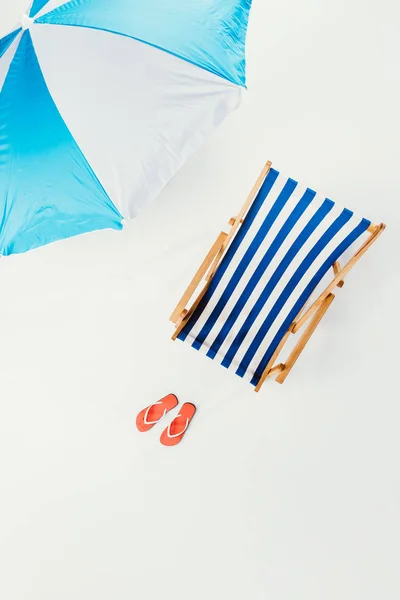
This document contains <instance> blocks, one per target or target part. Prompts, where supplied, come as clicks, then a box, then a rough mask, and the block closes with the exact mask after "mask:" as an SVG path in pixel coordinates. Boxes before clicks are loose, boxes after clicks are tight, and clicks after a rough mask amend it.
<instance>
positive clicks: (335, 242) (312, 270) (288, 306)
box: [232, 216, 360, 381]
mask: <svg viewBox="0 0 400 600" xmlns="http://www.w3.org/2000/svg"><path fill="white" fill-rule="evenodd" d="M359 222H360V219H359V218H358V217H354V216H353V217H352V218H351V219H350V220H349V221H348V222H347V223H346V224H345V225H344V227H342V228H341V229H340V230H339V232H338V233H337V234H336V235H335V237H334V238H333V239H332V240H331V241H330V243H329V244H328V245H327V246H325V248H324V250H323V251H322V252H321V253H320V254H319V255H318V257H317V259H316V260H315V261H314V262H313V263H312V264H311V265H310V267H309V268H308V269H307V271H306V273H305V274H304V276H303V277H302V279H301V281H300V282H299V283H298V285H297V286H296V288H295V289H294V290H293V292H292V294H291V296H290V297H289V298H288V300H287V302H286V303H285V305H284V306H283V307H282V310H281V311H280V313H279V315H278V316H277V318H276V319H275V321H274V322H273V324H272V326H271V327H270V329H269V330H268V333H267V335H266V337H265V338H264V340H263V342H262V343H261V345H260V346H259V348H258V350H257V352H256V353H255V355H254V357H253V359H252V361H251V362H250V364H249V367H248V369H247V372H246V375H245V379H246V380H248V381H250V380H251V378H252V376H253V375H254V372H255V370H256V369H257V367H258V365H259V364H260V362H261V360H262V358H263V356H264V354H265V352H266V351H267V349H268V348H269V346H270V344H271V342H272V340H273V339H274V337H275V335H276V334H277V332H278V331H279V329H280V327H281V326H282V324H283V322H284V321H285V319H286V318H287V317H288V315H289V313H290V311H291V310H292V309H293V307H294V305H295V304H296V302H297V301H298V299H299V298H300V296H301V294H302V293H303V292H304V290H305V288H306V287H307V285H308V284H309V282H310V281H311V279H312V278H313V277H314V275H315V274H316V272H317V271H318V269H319V268H320V267H321V266H322V265H323V263H324V262H325V260H326V259H327V258H328V257H329V256H330V254H331V253H332V252H333V250H334V249H335V248H337V247H338V246H339V244H340V243H341V242H342V241H343V240H344V239H345V238H346V237H347V236H348V235H349V233H350V232H351V231H353V229H354V228H355V227H356V226H357V225H358V223H359ZM267 304H268V305H270V303H267ZM266 306H267V305H266ZM268 312H269V311H268ZM268 312H267V311H265V310H263V311H262V312H261V313H260V316H259V318H258V319H257V321H256V323H255V324H254V326H253V327H252V328H251V331H250V332H249V335H248V338H247V339H249V341H252V339H254V336H255V335H256V333H257V332H258V331H259V329H260V326H261V324H262V322H263V321H264V319H265V318H266V316H267V314H268ZM249 345H250V344H249V343H248V344H246V345H245V344H243V345H242V346H241V348H240V350H239V352H238V355H237V357H235V362H236V365H237V366H239V364H240V360H241V359H240V360H239V357H242V358H243V356H244V352H243V348H244V347H245V346H247V347H246V349H247V348H248V347H249ZM232 366H233V365H232ZM236 368H237V367H236Z"/></svg>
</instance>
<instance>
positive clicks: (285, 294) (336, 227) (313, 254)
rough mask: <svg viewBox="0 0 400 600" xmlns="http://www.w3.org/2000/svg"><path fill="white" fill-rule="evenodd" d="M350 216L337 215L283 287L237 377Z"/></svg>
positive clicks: (346, 212) (246, 367) (247, 364)
mask: <svg viewBox="0 0 400 600" xmlns="http://www.w3.org/2000/svg"><path fill="white" fill-rule="evenodd" d="M352 215H353V213H352V212H351V211H349V210H347V209H344V210H343V211H342V213H341V214H340V215H339V217H338V218H337V219H336V220H335V221H334V222H333V223H332V225H331V226H330V227H329V228H328V229H327V231H326V232H325V233H324V234H323V235H322V236H321V237H320V239H319V240H318V242H317V243H316V244H315V245H314V247H313V248H312V249H311V250H310V252H309V253H308V254H307V256H306V258H305V259H304V260H303V262H302V263H301V265H300V266H299V267H298V269H297V270H296V272H295V273H294V274H293V276H292V277H291V279H290V281H289V282H288V284H287V285H286V286H285V288H284V290H283V291H282V293H281V294H280V296H279V298H278V299H277V301H276V302H275V304H274V306H273V307H272V309H271V311H270V312H269V314H268V316H267V317H266V319H265V320H264V322H263V324H262V326H261V327H260V330H259V331H258V333H257V334H256V336H255V338H254V340H253V341H252V343H251V344H250V347H249V348H248V350H247V352H246V354H245V355H244V357H243V359H242V361H241V363H240V365H239V367H238V369H237V371H236V374H237V375H239V376H240V377H243V376H244V374H245V373H246V371H247V369H248V367H249V364H250V362H251V361H252V359H253V358H254V355H255V353H256V352H257V350H258V348H259V347H260V344H261V343H262V341H263V339H264V338H265V336H266V335H267V333H268V330H269V328H270V327H271V325H272V323H273V322H274V321H275V319H276V318H277V316H278V314H279V313H280V311H281V310H282V308H283V307H284V306H285V304H286V302H287V301H288V299H289V297H290V295H291V294H292V292H293V291H294V289H295V288H296V286H297V285H298V284H299V282H300V281H301V279H302V277H303V276H304V274H305V273H306V271H307V270H308V269H309V267H310V266H311V265H312V263H313V262H314V261H315V260H316V258H317V257H318V256H319V254H320V253H321V252H322V251H323V250H324V248H326V246H327V245H328V244H329V242H330V241H331V240H332V239H333V238H334V237H335V235H336V234H337V233H338V232H339V231H340V230H341V229H342V227H343V226H344V225H345V224H346V223H347V222H348V221H349V220H350V219H351V217H352Z"/></svg>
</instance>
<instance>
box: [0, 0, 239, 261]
mask: <svg viewBox="0 0 400 600" xmlns="http://www.w3.org/2000/svg"><path fill="white" fill-rule="evenodd" d="M250 5H251V0H72V1H69V2H65V0H64V1H63V0H61V1H60V0H48V1H46V0H34V1H33V3H32V6H31V8H30V10H29V11H28V12H27V14H25V15H23V16H22V17H21V22H20V25H19V26H18V27H17V28H16V29H15V31H13V32H12V33H10V34H9V35H7V36H6V37H4V38H3V39H1V40H0V209H1V221H0V223H1V230H0V254H2V255H9V254H13V253H20V252H25V251H27V250H30V249H31V248H35V247H38V246H42V245H44V244H47V243H49V242H53V241H56V240H59V239H62V238H66V237H70V236H73V235H77V234H80V233H85V232H88V231H93V230H96V229H104V228H110V227H111V228H114V229H120V228H121V227H122V224H123V221H124V219H130V218H132V217H134V216H135V215H136V214H137V213H138V211H139V210H140V209H141V208H142V206H143V205H145V204H146V203H147V202H148V201H149V200H151V199H152V198H154V197H155V196H156V195H157V194H158V193H159V192H160V190H161V189H162V188H163V186H164V185H165V184H166V183H167V182H168V181H169V180H170V179H171V177H173V175H174V174H175V173H176V172H177V170H178V169H179V168H180V167H181V166H182V164H183V163H184V162H185V160H186V159H187V158H188V157H189V156H190V155H191V154H192V153H193V152H194V151H195V150H196V149H197V148H198V147H199V146H200V144H201V143H202V141H203V140H204V138H205V136H206V135H207V134H208V133H209V132H210V131H212V130H213V129H214V128H215V127H217V126H218V125H219V124H220V123H221V121H222V120H223V119H224V118H225V117H226V116H227V115H228V114H229V113H230V112H231V111H232V110H234V109H235V108H236V107H237V106H238V104H239V101H240V94H241V89H242V88H243V87H244V86H245V38H246V29H247V24H248V16H249V11H250Z"/></svg>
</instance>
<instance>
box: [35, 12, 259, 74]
mask: <svg viewBox="0 0 400 600" xmlns="http://www.w3.org/2000/svg"><path fill="white" fill-rule="evenodd" d="M251 1H252V0H212V1H210V0H207V1H204V0H71V1H70V2H66V3H65V4H63V5H62V6H60V7H58V8H56V9H54V10H53V11H50V12H49V13H47V14H46V15H44V16H43V17H40V18H39V19H38V20H37V22H38V23H48V24H54V25H69V26H76V27H89V28H91V29H99V30H103V31H109V32H112V33H115V34H119V35H124V36H126V37H130V38H133V39H135V40H138V41H141V42H143V43H146V44H149V45H151V46H154V47H156V48H159V49H161V50H164V51H165V52H168V53H170V54H173V55H174V56H178V57H179V58H181V59H183V60H186V61H188V62H190V63H192V64H194V65H196V66H197V67H200V68H202V69H205V70H207V71H210V72H211V73H214V74H215V75H218V76H220V77H223V78H224V79H227V80H228V81H231V82H232V83H234V84H237V85H240V86H245V84H246V60H245V45H246V31H247V25H248V20H249V13H250V8H251ZM36 2H37V3H41V2H43V0H36Z"/></svg>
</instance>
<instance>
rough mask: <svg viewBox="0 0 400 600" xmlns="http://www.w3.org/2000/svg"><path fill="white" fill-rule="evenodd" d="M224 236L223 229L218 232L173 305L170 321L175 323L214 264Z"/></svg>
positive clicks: (225, 235)
mask: <svg viewBox="0 0 400 600" xmlns="http://www.w3.org/2000/svg"><path fill="white" fill-rule="evenodd" d="M226 237H227V234H226V233H225V232H224V231H222V232H221V233H220V234H219V236H218V237H217V239H216V241H215V242H214V244H213V245H212V247H211V249H210V251H209V252H208V254H207V256H206V257H205V259H204V260H203V262H202V263H201V265H200V267H199V268H198V270H197V272H196V274H195V276H194V277H193V279H192V281H191V282H190V284H189V287H188V288H187V289H186V291H185V293H184V294H183V296H182V298H181V299H180V300H179V302H178V304H177V306H176V307H175V309H174V312H173V313H172V315H171V316H170V321H172V322H173V323H176V322H177V321H178V319H179V317H180V316H181V314H182V312H183V310H184V309H185V307H186V305H187V303H188V302H189V300H190V298H191V297H192V296H193V294H194V292H195V291H196V289H197V287H198V286H199V285H200V283H201V280H202V279H203V277H204V276H205V274H206V273H207V270H208V269H209V268H210V265H212V264H214V259H215V257H216V256H218V255H219V253H220V251H221V249H222V247H223V243H224V241H225V239H226Z"/></svg>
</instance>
